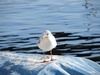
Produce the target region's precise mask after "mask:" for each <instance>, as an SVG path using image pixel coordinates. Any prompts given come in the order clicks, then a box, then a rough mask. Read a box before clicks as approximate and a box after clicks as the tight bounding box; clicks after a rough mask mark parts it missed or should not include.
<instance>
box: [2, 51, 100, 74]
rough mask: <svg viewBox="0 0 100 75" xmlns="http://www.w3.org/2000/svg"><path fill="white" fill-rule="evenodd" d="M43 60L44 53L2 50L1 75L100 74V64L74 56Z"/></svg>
mask: <svg viewBox="0 0 100 75" xmlns="http://www.w3.org/2000/svg"><path fill="white" fill-rule="evenodd" d="M46 57H47V58H46V59H48V61H47V62H43V55H40V54H24V53H15V52H0V75H100V65H99V64H97V63H95V62H93V61H91V60H88V59H85V58H82V57H73V56H57V55H55V56H53V58H54V61H50V60H49V58H50V56H49V55H46Z"/></svg>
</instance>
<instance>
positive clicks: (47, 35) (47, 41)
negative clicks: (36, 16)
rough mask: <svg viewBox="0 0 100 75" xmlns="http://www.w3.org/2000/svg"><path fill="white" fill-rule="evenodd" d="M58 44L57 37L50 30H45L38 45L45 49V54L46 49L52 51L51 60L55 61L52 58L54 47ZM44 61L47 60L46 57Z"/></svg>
mask: <svg viewBox="0 0 100 75" xmlns="http://www.w3.org/2000/svg"><path fill="white" fill-rule="evenodd" d="M56 46H57V42H56V39H55V37H54V36H53V35H52V33H51V32H50V31H49V30H45V31H44V33H43V35H42V36H41V37H40V39H39V43H38V47H39V48H40V49H42V50H43V55H44V56H45V53H44V51H50V55H51V61H53V58H52V49H53V48H55V47H56ZM43 62H46V60H45V59H44V61H43Z"/></svg>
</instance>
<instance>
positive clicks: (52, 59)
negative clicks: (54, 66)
mask: <svg viewBox="0 0 100 75" xmlns="http://www.w3.org/2000/svg"><path fill="white" fill-rule="evenodd" d="M50 55H51V61H53V58H52V50H50Z"/></svg>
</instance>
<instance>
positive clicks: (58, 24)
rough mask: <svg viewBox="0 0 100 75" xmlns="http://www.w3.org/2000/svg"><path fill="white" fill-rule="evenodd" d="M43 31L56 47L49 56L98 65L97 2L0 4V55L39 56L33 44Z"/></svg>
mask: <svg viewBox="0 0 100 75" xmlns="http://www.w3.org/2000/svg"><path fill="white" fill-rule="evenodd" d="M46 29H49V30H50V31H51V32H52V33H53V35H54V36H55V37H56V40H57V43H58V45H57V47H56V48H55V49H54V50H53V54H57V55H73V56H79V57H86V58H89V59H91V60H94V61H96V62H97V63H99V64H100V1H99V0H63V1H62V0H0V50H1V51H15V52H23V53H37V54H41V53H42V50H40V49H39V48H38V47H37V44H38V39H39V37H40V36H41V34H42V33H43V32H44V30H46ZM46 53H47V54H49V52H46Z"/></svg>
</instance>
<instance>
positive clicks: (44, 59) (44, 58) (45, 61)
mask: <svg viewBox="0 0 100 75" xmlns="http://www.w3.org/2000/svg"><path fill="white" fill-rule="evenodd" d="M43 58H44V59H43V62H44V63H45V62H47V61H46V60H45V53H44V52H43Z"/></svg>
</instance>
